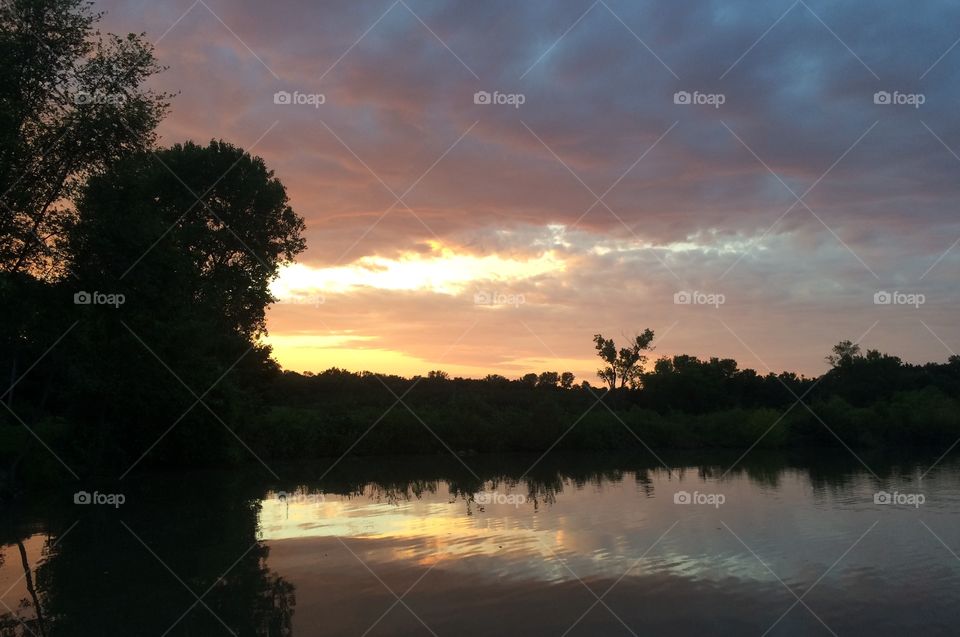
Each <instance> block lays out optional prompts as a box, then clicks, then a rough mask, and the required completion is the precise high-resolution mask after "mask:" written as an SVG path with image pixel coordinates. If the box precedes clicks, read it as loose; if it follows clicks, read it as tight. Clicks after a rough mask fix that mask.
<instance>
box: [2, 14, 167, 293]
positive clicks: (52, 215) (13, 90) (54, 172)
mask: <svg viewBox="0 0 960 637" xmlns="http://www.w3.org/2000/svg"><path fill="white" fill-rule="evenodd" d="M90 4H92V3H88V2H84V1H83V0H8V1H5V2H3V3H2V4H0V59H2V60H3V64H2V65H0V193H3V197H2V200H0V272H6V273H11V272H13V273H16V272H31V273H32V274H34V275H36V276H40V277H43V278H54V277H56V276H57V275H59V274H62V273H63V263H62V260H61V259H60V255H59V250H60V249H61V248H62V247H63V242H64V237H65V234H66V232H67V229H68V228H69V226H70V224H71V223H72V222H73V220H74V211H73V209H72V207H71V206H70V203H69V202H70V200H71V199H72V198H73V197H74V196H75V195H76V194H77V192H78V191H79V189H80V188H81V187H82V185H83V183H84V182H85V180H86V179H87V178H88V177H89V176H90V175H94V174H98V173H100V172H102V171H103V170H105V169H106V168H107V167H108V166H109V165H110V164H112V163H113V162H115V161H117V160H119V159H121V158H123V157H126V156H129V155H130V154H132V153H137V152H140V151H144V150H146V149H148V148H150V147H151V146H152V145H153V143H154V141H155V136H154V129H155V128H156V125H157V123H158V122H159V121H160V119H161V118H162V117H163V115H164V113H165V112H166V110H167V107H168V103H167V100H168V98H169V97H170V96H169V95H167V94H157V93H154V92H152V91H149V90H146V89H144V88H143V84H144V82H145V80H147V79H148V78H149V77H150V76H152V75H154V74H155V73H157V72H158V71H160V70H162V67H160V66H159V65H158V64H157V63H156V61H155V59H154V56H153V49H152V46H151V45H150V44H149V43H148V42H146V41H145V40H144V39H143V37H142V36H141V35H134V34H129V35H127V36H126V37H123V38H121V37H118V36H114V35H108V36H107V37H106V38H104V37H102V36H100V34H99V32H97V31H96V23H97V22H98V21H99V19H100V17H101V16H100V14H94V13H92V12H91V11H90Z"/></svg>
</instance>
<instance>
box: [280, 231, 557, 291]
mask: <svg viewBox="0 0 960 637" xmlns="http://www.w3.org/2000/svg"><path fill="white" fill-rule="evenodd" d="M431 248H432V250H431V252H429V253H427V254H420V253H416V252H409V253H406V254H404V255H402V256H400V257H399V258H397V259H387V258H384V257H375V256H368V257H362V258H360V259H357V260H356V261H354V262H353V263H351V264H349V265H342V266H334V267H321V268H315V267H311V266H308V265H304V264H302V263H294V264H291V265H289V266H287V267H285V268H283V270H281V272H280V275H279V276H278V277H277V279H276V281H274V282H273V284H272V285H271V286H270V289H271V291H272V292H273V294H274V296H276V297H277V298H279V299H290V298H300V299H305V298H308V297H309V296H311V295H322V294H324V293H344V292H349V291H350V290H352V289H356V288H362V287H367V288H375V289H381V290H425V291H430V292H435V293H438V294H451V295H452V294H460V293H462V292H464V291H465V290H466V289H467V288H468V287H469V285H470V284H471V283H473V282H479V281H502V282H508V281H519V280H522V279H527V278H530V277H534V276H538V275H541V274H546V273H548V272H563V271H564V270H565V268H566V266H565V264H564V262H563V260H561V259H560V258H558V257H557V256H556V254H554V252H553V251H546V252H544V253H543V254H541V255H540V256H538V257H533V258H530V259H514V258H510V257H502V256H499V255H495V254H488V255H485V256H475V255H468V254H457V253H455V252H454V251H453V250H451V249H450V248H446V247H443V246H441V245H439V244H438V243H436V242H431Z"/></svg>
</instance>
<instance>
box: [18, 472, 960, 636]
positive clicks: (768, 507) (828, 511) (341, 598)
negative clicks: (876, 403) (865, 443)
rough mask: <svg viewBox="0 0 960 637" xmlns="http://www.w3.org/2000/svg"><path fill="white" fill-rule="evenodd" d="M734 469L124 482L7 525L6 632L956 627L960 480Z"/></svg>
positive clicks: (891, 631)
mask: <svg viewBox="0 0 960 637" xmlns="http://www.w3.org/2000/svg"><path fill="white" fill-rule="evenodd" d="M735 459H736V458H735V457H734V458H732V459H728V458H726V457H721V456H708V457H706V458H682V457H681V458H677V459H670V460H669V463H670V465H671V469H670V470H667V469H666V468H664V467H663V466H660V465H659V464H658V463H657V462H655V461H650V460H648V459H638V458H626V459H625V458H611V457H583V456H580V457H577V458H562V457H558V458H553V459H550V460H547V461H544V462H543V463H540V464H539V465H537V467H536V468H535V469H534V470H533V471H530V475H525V473H526V472H527V471H528V469H529V467H530V465H531V463H532V460H531V459H530V458H499V459H494V458H484V457H471V458H468V459H467V464H468V465H469V467H464V466H463V465H461V464H459V463H456V462H454V463H451V464H446V463H445V462H444V461H438V460H437V459H429V460H416V459H395V460H389V459H377V460H370V461H365V462H362V461H349V462H344V463H342V464H341V465H338V466H337V468H336V469H335V470H333V471H330V472H327V467H328V466H329V461H328V463H327V464H323V465H322V466H320V467H311V468H309V469H303V468H300V469H285V470H283V471H279V473H280V474H281V476H283V477H284V478H286V479H285V480H284V481H283V482H282V483H277V482H276V481H275V480H271V481H269V482H268V481H266V480H261V479H260V478H258V477H257V476H255V475H254V476H251V475H246V472H237V473H234V474H229V475H224V474H204V475H192V476H188V477H180V478H171V477H165V478H158V477H151V478H142V479H139V480H137V481H132V480H131V481H128V482H129V484H128V483H123V484H122V485H120V486H118V485H116V484H114V485H109V488H110V489H113V492H118V491H117V489H121V488H122V489H124V491H123V492H124V493H125V494H126V496H127V497H126V504H124V505H123V506H122V507H120V508H116V509H114V508H110V507H95V506H87V507H83V506H77V505H73V504H72V500H71V499H70V495H69V494H51V495H49V496H46V497H45V498H44V499H40V500H38V501H34V502H31V503H30V504H29V506H28V507H27V508H26V509H24V510H21V511H14V512H11V513H12V514H13V515H12V516H11V515H7V516H5V519H4V526H3V529H2V531H3V536H2V537H0V541H2V542H3V543H4V547H3V549H2V552H0V559H2V563H0V592H2V591H3V590H7V592H6V593H4V594H3V595H2V596H0V602H3V606H0V635H28V634H36V635H45V636H46V635H117V634H123V635H141V634H142V635H162V634H169V635H220V634H224V635H226V634H230V632H233V633H234V634H237V635H290V634H296V635H351V634H353V635H360V634H364V633H365V631H369V632H366V634H369V635H410V634H423V635H429V634H431V633H434V634H437V635H449V634H455V635H458V636H462V635H488V634H491V633H503V634H526V635H563V634H569V635H607V634H611V635H613V634H623V635H630V634H631V633H634V634H638V635H639V634H669V635H694V634H698V635H699V634H705V633H709V634H716V635H742V634H748V635H749V634H755V635H762V634H764V633H765V632H766V631H769V632H767V634H770V635H811V634H824V635H829V634H831V633H835V634H837V635H857V634H870V635H900V634H903V633H906V632H909V631H917V630H919V629H923V630H924V631H925V632H927V633H930V634H954V633H955V632H956V626H957V625H958V622H960V610H958V605H957V601H958V599H957V592H956V591H957V590H958V589H957V584H958V583H960V558H958V557H957V556H956V555H955V554H954V553H956V552H958V551H960V526H958V524H957V522H958V518H960V464H958V463H957V462H955V461H952V460H945V461H942V462H941V463H940V464H939V465H937V467H936V468H935V469H934V470H933V471H931V472H930V473H929V474H927V475H925V476H923V474H924V473H925V471H926V468H927V467H929V466H930V464H931V463H932V461H933V460H934V459H935V457H934V458H927V457H918V458H911V459H907V460H904V459H903V458H900V459H897V460H896V461H892V460H890V459H884V458H866V459H865V460H866V464H867V465H869V467H870V469H869V470H868V469H866V468H864V466H863V465H861V464H860V463H858V462H857V461H856V460H854V459H852V458H850V457H849V456H847V457H843V456H838V457H834V456H832V455H830V456H823V455H822V454H821V455H819V456H817V457H811V458H800V459H797V458H790V459H787V458H784V457H779V456H768V455H762V454H757V457H756V458H755V459H753V460H750V461H748V462H746V463H745V464H744V465H742V466H741V467H739V468H738V469H736V470H733V471H730V472H728V473H725V472H726V470H727V468H728V467H729V466H730V465H731V464H732V463H733V460H735ZM321 476H323V477H322V479H321ZM880 491H884V492H889V493H898V494H923V497H924V501H923V503H922V504H920V505H919V506H917V505H916V504H915V503H913V504H893V505H882V504H877V503H876V502H875V494H877V493H878V492H880ZM65 503H69V504H65ZM198 598H199V599H198ZM398 600H399V601H398ZM798 600H799V601H798ZM38 611H39V612H38ZM164 631H167V632H166V633H164Z"/></svg>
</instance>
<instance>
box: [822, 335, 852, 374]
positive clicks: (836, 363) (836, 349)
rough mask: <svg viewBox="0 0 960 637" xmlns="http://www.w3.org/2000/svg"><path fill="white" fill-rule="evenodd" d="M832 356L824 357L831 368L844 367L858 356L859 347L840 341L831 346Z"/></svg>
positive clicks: (850, 342) (849, 342)
mask: <svg viewBox="0 0 960 637" xmlns="http://www.w3.org/2000/svg"><path fill="white" fill-rule="evenodd" d="M832 352H833V353H832V354H830V355H829V356H827V357H826V360H827V362H828V363H830V366H831V367H833V368H837V367H844V366H846V365H849V364H850V363H852V362H853V361H854V359H856V358H858V357H859V356H860V346H859V345H858V344H856V343H854V342H853V341H840V342H839V343H837V344H836V345H834V346H833V350H832Z"/></svg>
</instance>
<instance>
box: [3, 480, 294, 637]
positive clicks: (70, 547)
mask: <svg viewBox="0 0 960 637" xmlns="http://www.w3.org/2000/svg"><path fill="white" fill-rule="evenodd" d="M168 486H169V485H163V488H158V486H157V485H154V486H153V487H150V488H147V489H139V490H136V492H135V493H130V494H128V498H127V501H128V502H131V503H132V504H129V505H125V506H123V507H121V508H117V509H114V508H112V507H98V506H93V505H90V506H86V507H79V506H74V507H70V508H68V512H69V514H71V515H73V516H74V519H75V518H76V516H78V515H79V516H80V520H79V522H78V523H77V524H76V526H75V527H73V528H69V527H70V524H72V522H71V521H69V519H70V518H69V517H66V516H65V517H63V519H62V520H59V519H57V518H58V517H59V515H58V514H53V516H52V519H49V522H48V523H49V524H50V525H51V526H54V527H59V528H60V529H61V531H60V532H51V534H50V538H48V539H47V541H46V544H45V549H44V554H45V557H44V559H43V560H41V562H40V564H39V565H35V567H36V570H35V573H36V577H35V581H34V578H33V577H32V575H27V576H26V577H25V580H26V582H27V590H28V592H29V595H28V599H27V600H25V601H26V602H27V605H29V606H30V608H26V607H24V608H21V609H20V610H19V612H17V615H18V616H19V617H20V618H18V617H17V616H14V614H13V613H11V612H9V611H7V609H3V610H4V611H7V614H6V615H4V616H0V635H2V636H3V637H6V636H7V635H9V636H11V637H12V636H14V635H16V636H17V637H21V636H22V635H36V636H37V637H59V636H70V637H72V636H74V635H107V634H109V635H171V636H173V635H204V636H207V635H209V636H216V635H229V634H230V633H233V634H235V635H238V636H245V635H250V636H254V635H256V636H261V635H265V636H270V637H286V636H289V635H292V634H293V631H292V616H293V612H294V606H295V603H296V598H295V595H294V587H293V585H292V584H291V583H289V582H287V581H285V580H284V579H283V578H282V577H280V576H279V575H278V574H277V573H276V572H274V571H272V570H271V569H270V568H268V566H267V556H268V553H269V547H267V546H266V545H265V544H264V543H263V542H261V541H259V539H258V529H257V516H258V512H259V498H258V497H256V496H255V495H253V494H252V493H251V494H248V495H246V496H243V497H241V496H242V495H243V494H242V490H241V492H240V493H238V490H237V488H236V485H230V484H224V483H221V484H220V485H219V486H218V485H217V484H216V483H208V484H205V485H204V488H203V489H202V493H199V492H194V491H188V490H187V489H183V490H181V491H179V493H182V494H184V496H183V497H171V495H170V494H169V493H164V491H165V489H166V487H168ZM62 530H69V532H67V533H63V531H62ZM4 539H7V538H4ZM19 544H20V546H22V542H19ZM16 552H17V548H16V547H15V546H11V547H10V548H8V549H7V551H6V553H7V559H11V556H12V555H16ZM20 554H21V557H22V559H23V560H24V569H25V573H30V569H29V566H28V565H27V562H26V556H27V553H26V550H25V549H23V550H21V551H20ZM198 598H199V599H198ZM31 600H32V601H31ZM31 616H33V618H30V617H31ZM21 618H22V619H21ZM165 631H166V632H165Z"/></svg>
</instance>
